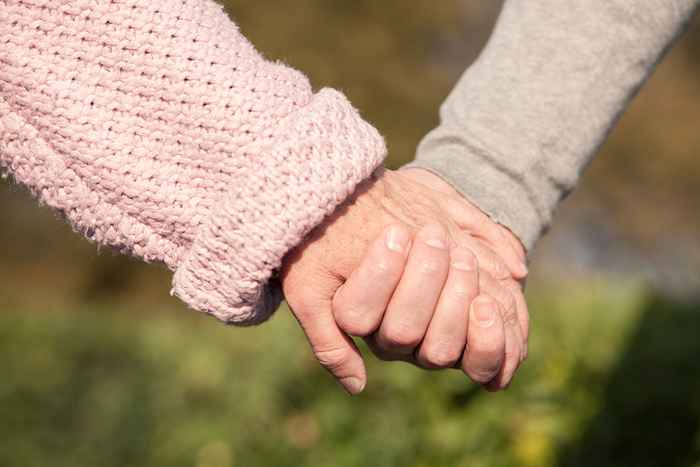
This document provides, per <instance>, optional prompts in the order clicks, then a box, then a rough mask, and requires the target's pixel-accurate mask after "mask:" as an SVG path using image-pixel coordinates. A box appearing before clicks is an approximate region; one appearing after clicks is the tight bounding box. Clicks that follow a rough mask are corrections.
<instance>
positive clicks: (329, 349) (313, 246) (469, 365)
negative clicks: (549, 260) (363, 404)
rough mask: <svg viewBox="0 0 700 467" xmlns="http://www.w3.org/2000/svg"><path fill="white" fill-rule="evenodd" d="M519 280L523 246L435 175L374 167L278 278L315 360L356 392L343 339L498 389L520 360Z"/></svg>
mask: <svg viewBox="0 0 700 467" xmlns="http://www.w3.org/2000/svg"><path fill="white" fill-rule="evenodd" d="M526 275H527V269H526V267H525V253H524V251H523V249H522V246H521V245H520V242H519V241H518V240H517V239H516V238H515V237H514V236H513V235H512V234H511V233H510V232H509V231H508V230H507V229H505V228H503V227H501V226H499V225H498V224H496V223H494V222H493V221H491V220H490V219H489V218H488V216H486V215H485V214H483V213H482V212H481V211H480V210H479V209H478V208H476V207H475V206H474V205H472V204H471V203H470V202H469V201H468V200H466V199H465V198H464V197H463V196H461V195H460V194H459V193H457V192H456V191H455V190H454V189H452V188H451V187H450V186H449V185H448V184H446V183H445V182H444V181H442V179H440V178H439V177H438V176H436V175H433V174H432V173H430V172H428V171H425V170H422V169H403V170H398V171H389V170H384V169H381V170H379V171H377V173H375V175H374V176H373V177H372V178H371V179H370V180H368V181H366V182H365V183H364V184H363V185H361V186H360V187H358V189H357V190H356V193H355V194H354V196H353V197H351V198H350V199H349V200H347V201H346V202H345V203H344V204H343V205H342V206H341V207H339V208H338V209H337V210H336V211H335V212H334V213H333V215H331V216H329V217H328V218H327V219H326V221H325V222H324V223H323V224H322V225H320V226H319V227H318V228H317V229H316V230H315V231H314V232H312V233H311V234H310V235H309V236H308V237H307V239H306V240H305V242H304V243H303V244H301V245H299V246H298V247H297V248H296V249H294V250H293V251H292V252H290V253H289V255H288V256H287V257H286V258H285V261H284V264H283V270H282V274H281V280H282V288H283V291H284V293H285V297H286V299H287V302H288V304H289V306H290V308H291V309H292V312H293V313H294V315H295V317H296V318H297V320H298V321H299V323H300V325H301V327H302V329H303V330H304V332H305V334H306V336H307V338H308V340H309V342H310V344H311V348H312V350H313V352H314V354H315V356H316V357H317V359H318V360H319V362H320V363H321V364H322V365H323V366H324V367H325V368H326V369H328V370H329V371H330V373H331V374H332V375H333V376H335V377H336V378H337V379H338V381H339V382H340V383H341V385H342V386H343V387H344V388H345V389H346V390H347V391H348V392H349V393H351V394H357V393H359V392H361V391H362V390H363V389H364V387H365V385H366V382H367V374H366V370H365V367H364V362H363V360H362V356H361V354H360V352H359V351H358V349H357V347H356V345H355V343H354V341H353V340H352V338H351V336H356V337H363V338H364V339H365V340H366V342H367V343H368V345H369V347H370V349H372V351H373V352H374V353H375V354H376V355H377V356H378V357H379V358H380V359H383V360H401V361H406V362H410V363H412V364H414V365H417V366H420V367H422V368H428V369H442V368H453V367H454V368H461V369H462V370H463V371H464V372H465V373H466V374H467V375H468V376H469V377H470V378H471V379H473V380H474V381H476V382H478V383H481V384H483V385H484V386H485V387H486V388H487V389H490V390H498V389H503V388H505V387H507V385H508V384H509V383H510V381H511V379H512V377H513V375H514V373H515V371H516V370H517V368H518V367H519V365H520V364H521V363H522V361H523V360H524V359H525V357H526V355H527V338H528V333H529V330H528V312H527V307H526V305H525V300H524V298H523V296H522V287H521V285H520V283H519V281H522V280H523V279H524V278H525V276H526ZM308 284H314V286H313V287H309V285H308Z"/></svg>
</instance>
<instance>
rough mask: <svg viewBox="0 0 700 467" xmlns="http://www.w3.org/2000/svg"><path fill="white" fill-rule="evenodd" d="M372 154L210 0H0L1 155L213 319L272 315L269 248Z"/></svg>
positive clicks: (351, 118) (276, 256)
mask: <svg viewBox="0 0 700 467" xmlns="http://www.w3.org/2000/svg"><path fill="white" fill-rule="evenodd" d="M384 155H385V148H384V144H383V140H382V138H381V137H380V136H379V134H378V133H377V132H376V130H375V129H374V128H372V127H371V126H370V125H369V124H367V123H366V122H364V121H363V120H362V119H361V118H360V116H359V115H358V113H357V112H356V111H355V109H354V108H353V107H352V105H350V103H349V102H348V101H347V99H346V98H345V97H344V96H343V95H342V94H341V93H339V92H336V91H333V90H322V91H321V92H318V93H316V94H314V93H313V91H312V90H311V86H310V85H309V82H308V80H307V79H306V77H305V76H304V75H302V74H301V73H299V72H297V71H295V70H292V69H291V68H288V67H286V66H284V65H283V64H280V63H273V62H270V61H267V60H265V59H264V58H263V57H262V56H261V55H260V54H259V53H258V52H257V51H256V50H255V49H254V47H253V46H252V45H251V44H250V43H249V42H248V41H247V40H246V39H245V38H244V37H243V36H242V35H241V34H240V32H239V31H238V29H237V28H236V26H235V25H234V24H233V23H231V22H230V21H229V19H228V18H227V17H226V15H225V13H224V12H223V11H222V8H221V6H220V5H217V4H215V3H214V2H213V1H211V0H183V1H178V2H172V1H170V0H129V1H108V0H99V1H91V2H84V1H79V0H52V1H51V2H26V1H19V0H0V169H3V171H4V172H9V173H11V175H12V176H13V178H14V179H15V180H16V181H17V182H20V183H22V184H24V185H26V186H27V187H29V188H30V189H31V190H32V191H33V192H34V193H35V194H36V195H37V196H38V197H39V198H41V200H42V201H43V202H44V203H46V204H48V205H49V206H51V207H53V208H55V209H57V210H59V211H60V212H61V213H63V214H64V215H65V216H66V217H67V218H68V219H69V220H70V222H71V223H72V225H73V226H74V227H75V229H76V230H77V231H79V232H81V233H84V234H85V235H86V236H87V237H89V238H90V239H92V240H94V241H96V242H98V243H100V244H103V245H108V246H113V247H116V248H118V249H120V250H121V251H124V252H128V253H131V254H134V255H136V256H138V257H141V258H143V259H145V260H147V261H161V262H163V263H165V264H166V265H167V266H168V267H170V268H171V269H173V270H174V271H175V276H174V282H173V292H174V293H175V294H176V295H178V296H179V297H181V298H182V299H183V300H184V301H186V302H187V303H188V304H189V305H190V306H192V307H193V308H196V309H198V310H201V311H205V312H207V313H210V314H213V315H215V316H216V317H218V318H220V319H222V320H224V321H227V322H231V323H238V324H251V323H257V322H260V321H262V320H264V319H266V318H267V317H268V316H269V315H270V313H271V312H272V311H273V310H274V309H275V308H276V306H277V305H278V304H279V300H280V293H279V290H278V288H277V287H276V286H275V284H274V283H273V282H271V277H272V276H273V274H274V272H275V270H277V269H278V268H279V267H280V265H281V261H282V258H283V257H284V255H285V254H286V253H287V251H289V250H290V249H291V248H293V247H294V246H295V245H296V244H298V243H299V242H300V241H301V240H302V239H303V238H304V236H305V235H306V234H308V232H310V231H311V230H312V229H313V228H314V227H315V226H316V225H317V224H318V223H320V222H321V221H322V220H323V218H324V216H326V215H327V214H329V213H330V212H332V211H333V210H334V208H335V207H336V206H337V205H338V204H340V203H341V202H342V201H343V200H344V199H345V198H346V197H347V196H349V195H350V194H351V193H352V192H353V190H354V188H355V186H356V185H357V184H358V183H360V182H361V181H362V180H363V179H365V178H367V177H368V176H369V175H370V174H371V173H372V171H373V170H374V169H375V168H376V167H377V166H378V165H379V164H381V161H382V159H383V157H384Z"/></svg>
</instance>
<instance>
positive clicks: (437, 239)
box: [421, 224, 447, 250]
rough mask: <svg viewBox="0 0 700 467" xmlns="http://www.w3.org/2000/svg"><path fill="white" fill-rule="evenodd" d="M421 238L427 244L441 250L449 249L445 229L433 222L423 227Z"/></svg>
mask: <svg viewBox="0 0 700 467" xmlns="http://www.w3.org/2000/svg"><path fill="white" fill-rule="evenodd" d="M421 238H422V239H423V241H424V242H425V244H426V245H428V246H431V247H433V248H438V249H440V250H446V249H447V235H446V234H445V229H443V228H442V226H440V225H438V224H431V225H427V226H425V227H423V230H421Z"/></svg>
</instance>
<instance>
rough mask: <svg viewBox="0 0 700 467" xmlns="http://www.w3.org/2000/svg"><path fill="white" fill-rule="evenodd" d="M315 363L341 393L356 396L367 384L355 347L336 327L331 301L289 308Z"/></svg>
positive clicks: (362, 364) (359, 356) (362, 365)
mask: <svg viewBox="0 0 700 467" xmlns="http://www.w3.org/2000/svg"><path fill="white" fill-rule="evenodd" d="M290 307H291V308H292V312H293V313H294V316H295V317H296V318H297V320H298V321H299V324H300V325H301V327H302V329H303V330H304V333H305V334H306V337H307V339H308V340H309V343H310V344H311V349H312V350H313V353H314V355H315V356H316V358H317V359H318V361H319V362H320V363H321V365H323V367H324V368H326V370H328V371H329V372H330V373H331V374H332V375H333V376H334V377H335V378H336V379H337V380H338V382H339V383H340V384H341V385H342V386H343V388H345V390H346V391H347V392H348V393H350V394H352V395H355V394H359V393H360V392H362V390H363V389H364V388H365V386H366V384H367V371H366V370H365V365H364V362H363V360H362V355H361V354H360V351H359V350H358V348H357V346H356V345H355V343H354V342H353V341H352V339H351V338H350V337H348V336H347V335H346V334H345V333H344V332H343V331H342V330H341V329H340V328H339V327H338V325H337V324H336V322H335V318H334V317H333V313H332V311H331V300H330V299H328V300H321V301H319V302H318V303H313V302H311V303H308V302H307V303H304V304H299V306H294V305H293V304H290Z"/></svg>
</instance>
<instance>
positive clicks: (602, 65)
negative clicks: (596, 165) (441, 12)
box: [412, 0, 700, 250]
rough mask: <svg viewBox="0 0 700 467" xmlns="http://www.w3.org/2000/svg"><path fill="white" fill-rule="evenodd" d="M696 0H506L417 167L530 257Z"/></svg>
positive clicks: (422, 150) (420, 153)
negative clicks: (476, 209) (503, 231)
mask: <svg viewBox="0 0 700 467" xmlns="http://www.w3.org/2000/svg"><path fill="white" fill-rule="evenodd" d="M698 4H700V1H699V0H572V1H568V2H562V1H560V0H530V1H523V0H507V1H506V3H505V6H504V9H503V11H502V13H501V16H500V18H499V20H498V23H497V25H496V29H495V31H494V33H493V35H492V37H491V39H490V41H489V43H488V45H487V47H486V48H485V50H484V51H483V53H482V54H481V56H480V57H479V59H478V60H477V61H476V62H475V63H474V65H473V66H471V67H470V68H469V69H468V70H467V71H466V72H465V74H464V75H463V76H462V78H461V79H460V81H459V83H458V84H457V86H456V88H455V89H454V90H453V91H452V93H451V95H450V96H449V97H448V99H447V100H446V101H445V103H444V104H443V106H442V108H441V113H440V117H441V123H440V126H439V127H438V128H436V129H435V130H433V131H432V132H431V133H429V134H428V135H427V136H426V138H425V139H424V140H423V141H422V143H421V145H420V146H419V149H418V153H417V158H416V161H415V162H414V163H412V166H416V167H422V168H426V169H428V170H431V171H433V172H435V173H437V174H438V175H440V176H442V177H443V178H445V179H446V180H447V181H448V182H450V183H451V184H452V185H453V186H455V188H457V189H458V190H459V191H460V192H461V193H462V194H464V195H465V196H466V197H467V198H469V199H470V200H471V201H472V202H474V203H475V204H476V205H477V206H479V207H480V208H481V209H482V210H484V211H485V212H486V213H487V214H489V215H490V216H491V217H492V218H493V219H495V220H496V221H498V222H500V223H502V224H503V225H505V226H506V227H508V228H510V229H511V230H512V231H513V232H514V233H515V234H516V235H517V236H518V237H519V238H520V239H521V241H522V242H523V244H524V245H525V246H526V248H527V249H528V250H530V249H531V248H532V247H533V245H534V244H535V242H536V241H537V240H538V239H539V238H540V236H541V235H542V234H543V233H544V231H545V230H546V229H547V227H548V226H549V224H550V222H551V219H552V215H553V213H554V211H555V209H556V207H557V205H558V204H559V202H560V201H561V200H562V199H563V198H564V197H565V196H566V195H567V194H568V193H569V192H570V191H571V190H572V189H573V188H574V187H575V185H576V183H577V181H578V179H579V177H580V175H581V173H582V171H583V170H584V169H585V167H586V166H587V165H588V163H589V162H590V161H591V159H592V158H593V156H594V154H595V153H596V151H597V150H598V148H599V147H600V145H601V144H602V142H603V141H604V139H605V137H606V136H607V134H608V132H609V131H610V129H611V128H612V126H613V125H614V123H615V122H616V120H617V119H618V118H619V116H620V115H621V113H622V112H623V111H624V109H625V108H626V107H627V105H628V103H629V101H630V100H631V99H632V97H634V95H635V94H636V92H637V91H638V89H639V88H640V86H641V85H642V84H643V83H644V82H645V80H646V79H647V78H648V77H649V76H650V74H651V73H652V71H653V70H654V68H655V66H656V64H657V63H658V62H659V60H660V59H661V58H662V57H663V55H664V53H665V52H666V51H667V50H668V48H669V47H670V46H671V45H672V44H673V42H674V41H675V39H677V38H678V37H679V36H680V34H681V33H682V32H683V30H684V29H685V27H686V25H687V24H688V22H689V20H690V19H691V18H692V16H693V13H694V12H695V11H696V10H697V7H698Z"/></svg>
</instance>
